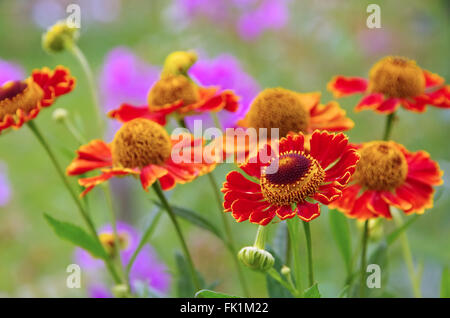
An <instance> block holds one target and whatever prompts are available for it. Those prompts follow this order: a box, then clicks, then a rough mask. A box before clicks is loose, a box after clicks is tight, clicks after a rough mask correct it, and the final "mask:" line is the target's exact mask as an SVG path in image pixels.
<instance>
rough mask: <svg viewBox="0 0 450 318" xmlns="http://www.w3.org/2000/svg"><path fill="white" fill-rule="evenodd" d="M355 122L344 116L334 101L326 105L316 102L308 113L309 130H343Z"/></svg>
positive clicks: (342, 110)
mask: <svg viewBox="0 0 450 318" xmlns="http://www.w3.org/2000/svg"><path fill="white" fill-rule="evenodd" d="M354 125H355V123H354V122H353V120H351V119H350V118H348V117H347V116H346V112H345V110H344V109H342V108H341V107H340V106H339V104H338V103H337V102H335V101H332V102H329V103H328V104H326V105H321V104H317V105H316V106H314V107H313V108H311V111H310V114H309V128H308V129H309V131H310V132H312V131H314V130H316V129H319V130H328V131H345V130H349V129H352V128H353V126H354Z"/></svg>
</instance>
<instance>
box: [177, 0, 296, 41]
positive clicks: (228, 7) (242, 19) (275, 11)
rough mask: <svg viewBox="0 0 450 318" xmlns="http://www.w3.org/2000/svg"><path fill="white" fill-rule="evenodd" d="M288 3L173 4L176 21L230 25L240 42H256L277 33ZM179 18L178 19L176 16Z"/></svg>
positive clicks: (219, 0) (194, 0) (207, 0)
mask: <svg viewBox="0 0 450 318" xmlns="http://www.w3.org/2000/svg"><path fill="white" fill-rule="evenodd" d="M289 1H290V0H214V1H212V0H175V2H174V5H175V10H176V12H177V15H176V18H177V19H180V18H181V19H184V20H188V21H193V20H194V19H197V18H206V19H208V20H209V21H211V22H214V23H220V24H222V25H225V26H226V24H229V23H232V24H234V25H235V27H236V30H237V32H238V34H239V35H240V36H241V38H242V39H244V40H247V41H251V40H255V39H257V38H258V37H259V36H261V35H262V34H263V33H264V32H265V31H267V30H279V29H281V28H283V27H285V26H286V24H287V22H288V20H289V13H288V11H289V9H288V2H289ZM180 15H181V16H180Z"/></svg>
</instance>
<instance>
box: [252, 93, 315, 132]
mask: <svg viewBox="0 0 450 318" xmlns="http://www.w3.org/2000/svg"><path fill="white" fill-rule="evenodd" d="M247 119H248V125H249V126H250V127H252V128H255V129H258V130H259V128H266V129H267V136H268V137H270V136H271V134H270V129H271V128H278V129H279V137H285V136H286V135H287V134H288V133H289V132H290V131H293V132H296V133H297V132H300V131H301V132H303V133H306V132H307V130H308V125H309V112H308V110H307V109H306V108H305V106H304V105H303V103H302V102H301V100H300V98H299V96H298V94H297V93H295V92H293V91H290V90H287V89H284V88H268V89H265V90H263V91H262V92H261V93H259V94H258V96H256V98H255V99H254V100H253V102H252V104H251V106H250V110H249V112H248V115H247Z"/></svg>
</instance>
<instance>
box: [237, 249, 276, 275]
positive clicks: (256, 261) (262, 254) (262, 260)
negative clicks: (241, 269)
mask: <svg viewBox="0 0 450 318" xmlns="http://www.w3.org/2000/svg"><path fill="white" fill-rule="evenodd" d="M238 257H239V259H240V261H241V262H242V263H243V264H244V265H245V266H247V267H250V268H251V269H254V270H257V271H261V272H266V271H268V270H269V269H271V268H272V266H273V264H274V263H275V259H274V258H273V256H272V254H270V253H269V252H267V251H266V250H263V249H260V248H257V247H255V246H247V247H244V248H242V249H241V250H240V251H239V253H238Z"/></svg>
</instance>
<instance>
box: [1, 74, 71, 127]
mask: <svg viewBox="0 0 450 318" xmlns="http://www.w3.org/2000/svg"><path fill="white" fill-rule="evenodd" d="M74 87H75V78H74V77H72V76H71V75H70V72H69V70H67V69H66V68H64V67H62V66H57V67H56V68H55V69H54V70H50V69H49V68H46V67H45V68H43V69H41V70H34V71H33V73H32V74H31V76H30V77H29V78H27V79H25V80H21V81H18V80H15V81H9V82H6V83H5V84H3V85H2V86H1V87H0V132H1V131H2V130H4V129H7V128H10V127H12V128H14V129H19V128H20V127H22V125H23V124H24V123H26V122H28V121H30V120H32V119H34V118H35V117H36V116H37V115H38V114H39V112H40V111H41V110H42V109H43V108H45V107H49V106H51V105H52V104H53V102H54V101H55V100H56V98H57V97H59V96H61V95H64V94H67V93H69V92H71V91H72V90H73V88H74Z"/></svg>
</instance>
